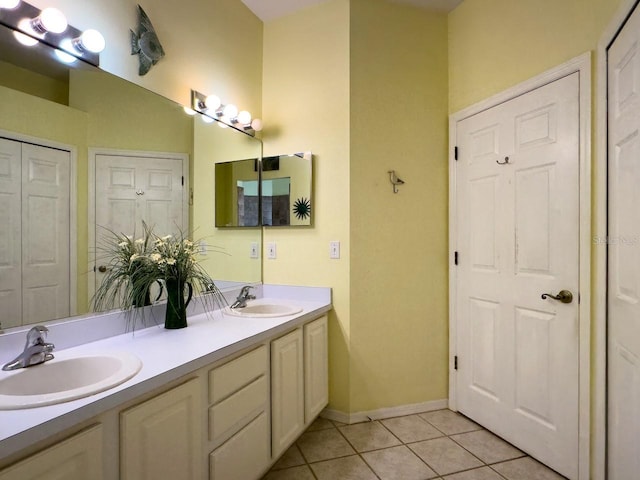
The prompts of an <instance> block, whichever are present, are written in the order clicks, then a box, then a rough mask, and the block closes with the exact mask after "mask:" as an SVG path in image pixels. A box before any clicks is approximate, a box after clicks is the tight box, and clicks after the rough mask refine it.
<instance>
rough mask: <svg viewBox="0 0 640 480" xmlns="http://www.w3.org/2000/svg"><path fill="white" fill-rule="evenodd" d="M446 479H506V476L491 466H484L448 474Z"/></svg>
mask: <svg viewBox="0 0 640 480" xmlns="http://www.w3.org/2000/svg"><path fill="white" fill-rule="evenodd" d="M444 480H504V478H502V477H501V476H500V475H498V474H497V473H496V472H494V471H493V470H491V468H489V467H482V468H474V469H473V470H467V471H465V472H460V473H454V474H453V475H447V476H446V477H444Z"/></svg>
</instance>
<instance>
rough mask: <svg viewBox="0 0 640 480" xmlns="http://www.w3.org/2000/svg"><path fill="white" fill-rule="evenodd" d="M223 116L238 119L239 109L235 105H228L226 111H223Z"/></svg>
mask: <svg viewBox="0 0 640 480" xmlns="http://www.w3.org/2000/svg"><path fill="white" fill-rule="evenodd" d="M222 114H223V115H224V116H225V117H227V118H236V117H237V116H238V107H236V106H235V105H234V104H233V103H230V104H229V105H226V106H225V107H224V110H222Z"/></svg>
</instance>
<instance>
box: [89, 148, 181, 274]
mask: <svg viewBox="0 0 640 480" xmlns="http://www.w3.org/2000/svg"><path fill="white" fill-rule="evenodd" d="M95 168H96V174H95V178H96V188H95V209H96V217H95V218H96V221H95V229H96V230H95V239H96V242H97V245H96V247H97V249H96V251H97V252H98V253H97V256H98V262H97V263H98V264H99V265H105V264H106V263H108V259H105V258H101V256H100V246H101V244H102V241H103V239H104V238H105V235H107V237H108V236H109V235H110V234H109V231H113V232H116V233H118V234H120V233H122V234H125V235H132V236H136V235H137V236H141V235H142V232H143V229H142V221H144V222H146V223H147V225H149V226H150V227H154V229H153V231H154V233H155V234H156V235H159V236H164V235H169V234H171V235H176V234H178V233H179V232H180V231H181V230H182V231H185V233H186V228H187V219H186V218H184V213H183V212H184V204H183V198H184V197H183V193H184V186H183V182H182V173H183V159H182V158H165V157H148V156H123V155H102V154H101V155H96V164H95ZM99 265H98V266H99ZM101 281H102V273H101V272H100V271H99V269H98V271H97V272H96V282H97V284H99V282H101Z"/></svg>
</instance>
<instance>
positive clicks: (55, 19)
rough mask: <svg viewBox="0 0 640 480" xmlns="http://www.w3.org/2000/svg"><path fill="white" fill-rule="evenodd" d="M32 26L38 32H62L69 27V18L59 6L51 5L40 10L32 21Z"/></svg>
mask: <svg viewBox="0 0 640 480" xmlns="http://www.w3.org/2000/svg"><path fill="white" fill-rule="evenodd" d="M29 23H30V24H31V27H32V28H33V29H34V30H35V31H36V32H38V33H47V32H51V33H62V32H64V31H65V30H66V29H67V26H68V23H67V18H66V17H65V16H64V13H62V12H61V11H60V10H58V9H57V8H53V7H49V8H45V9H44V10H42V11H41V12H40V15H38V16H37V17H36V18H34V19H32V20H31V21H30V22H29Z"/></svg>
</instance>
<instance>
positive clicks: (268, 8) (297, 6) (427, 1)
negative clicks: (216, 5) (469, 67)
mask: <svg viewBox="0 0 640 480" xmlns="http://www.w3.org/2000/svg"><path fill="white" fill-rule="evenodd" d="M325 1H327V0H268V1H265V0H242V3H244V4H245V5H246V6H247V7H249V9H251V11H252V12H253V13H255V14H256V16H257V17H258V18H260V19H261V20H262V21H263V22H268V21H269V20H273V19H276V18H278V17H282V16H284V15H288V14H289V13H292V12H295V11H296V10H302V9H303V8H306V7H308V6H310V5H315V4H316V3H322V2H325ZM389 1H391V2H394V3H405V4H409V5H415V6H417V7H422V8H426V9H431V10H439V11H443V12H450V11H451V10H453V9H454V8H456V7H457V6H458V5H460V4H461V3H462V1H463V0H389Z"/></svg>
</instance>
